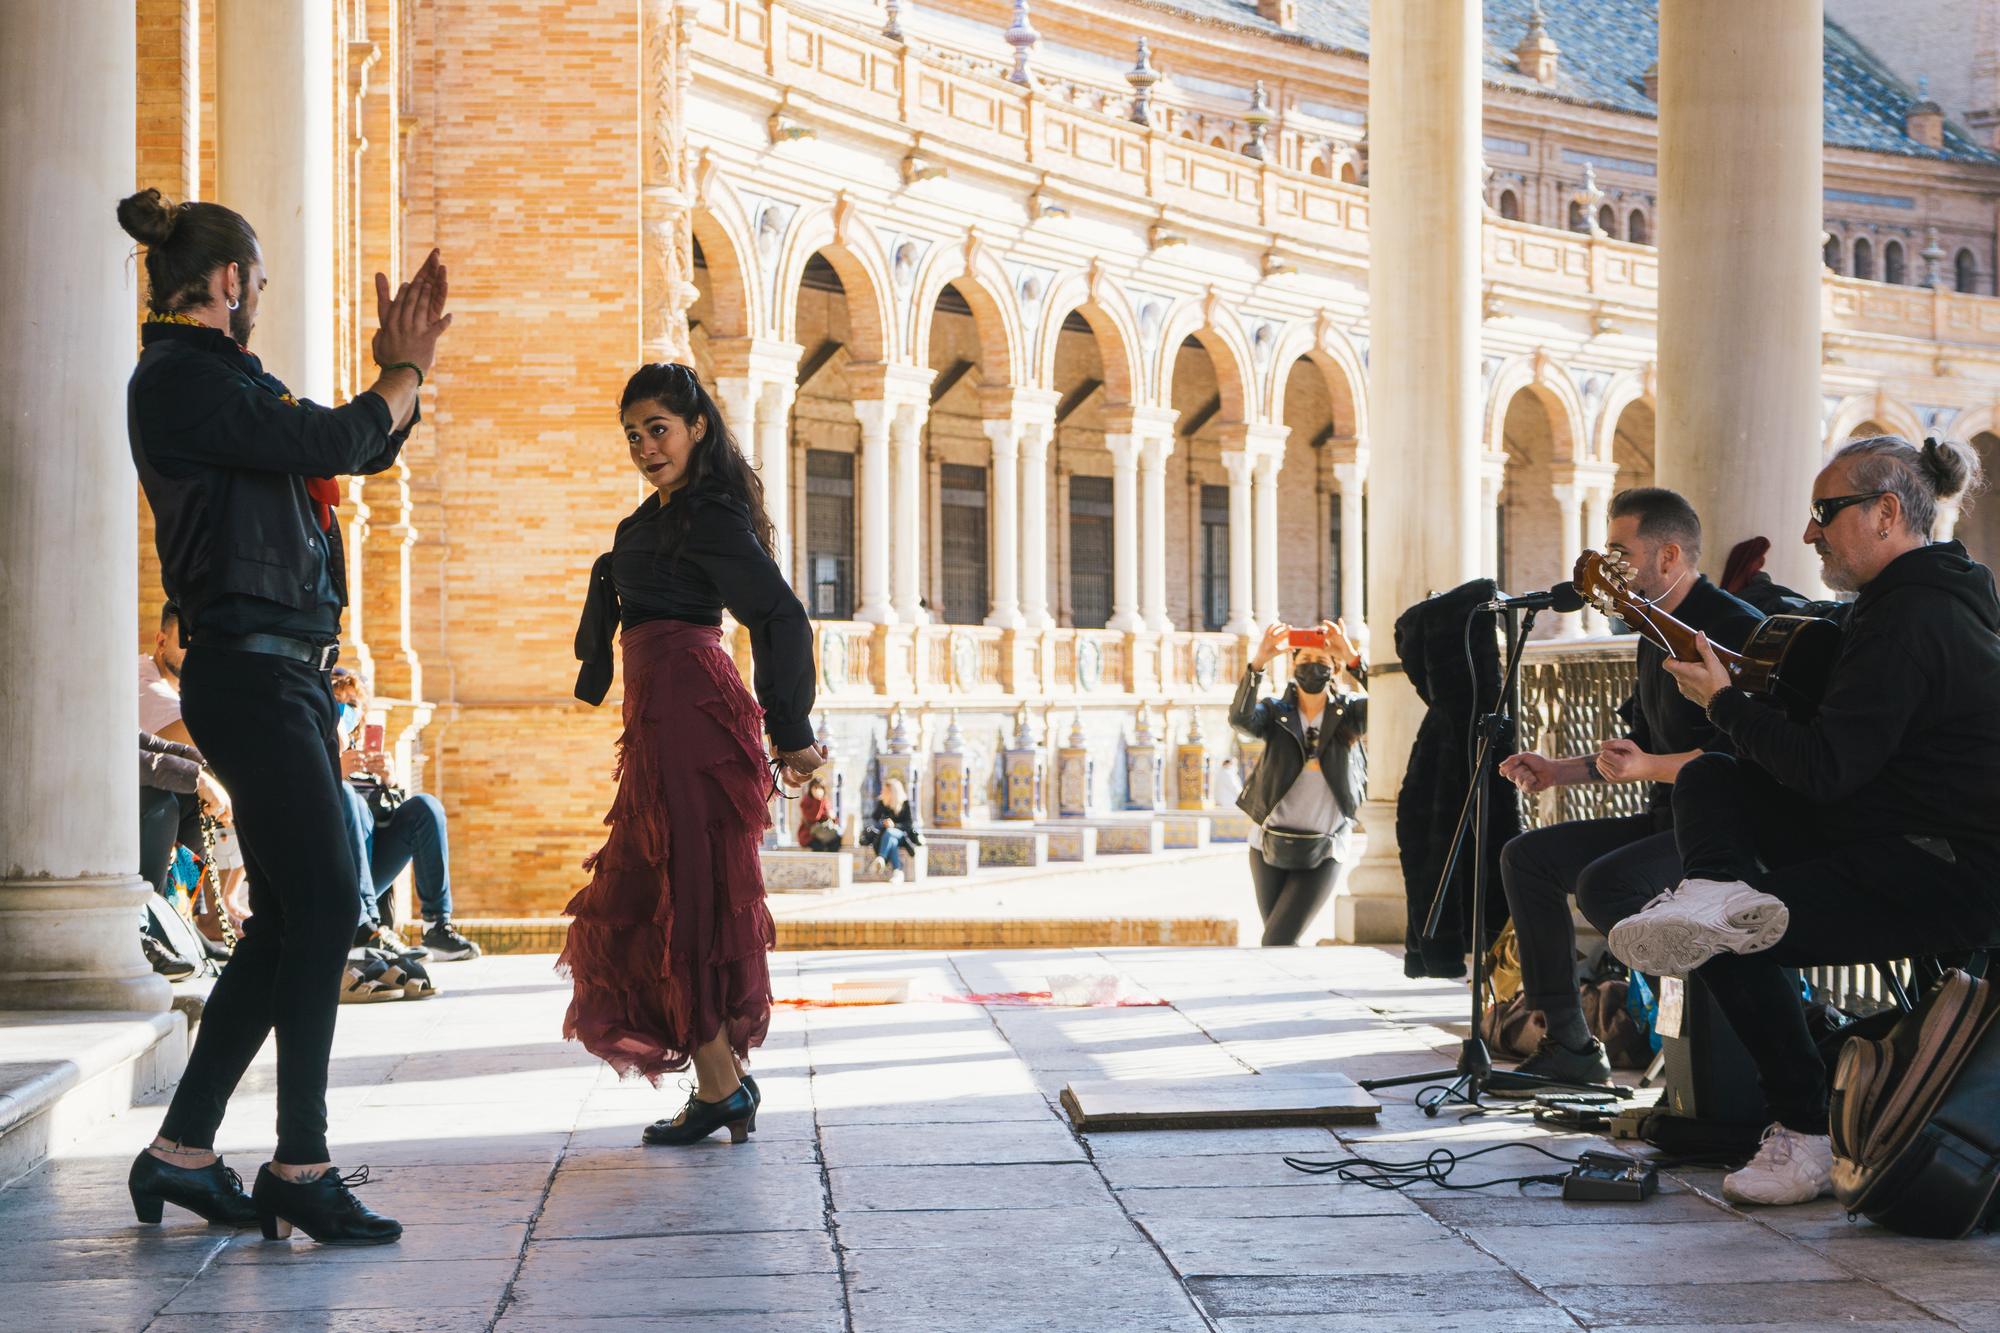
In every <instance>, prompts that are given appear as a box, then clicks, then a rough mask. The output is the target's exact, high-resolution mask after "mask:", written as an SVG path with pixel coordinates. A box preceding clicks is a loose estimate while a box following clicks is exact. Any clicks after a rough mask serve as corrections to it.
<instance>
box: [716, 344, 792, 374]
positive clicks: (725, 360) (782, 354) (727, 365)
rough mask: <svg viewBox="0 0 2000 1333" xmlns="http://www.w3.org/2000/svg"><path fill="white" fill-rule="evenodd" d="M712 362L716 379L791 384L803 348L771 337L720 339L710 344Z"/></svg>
mask: <svg viewBox="0 0 2000 1333" xmlns="http://www.w3.org/2000/svg"><path fill="white" fill-rule="evenodd" d="M708 353H709V361H710V363H711V364H712V365H713V366H714V367H715V378H716V379H718V380H720V379H724V378H738V379H748V380H754V381H756V382H757V383H759V384H767V383H770V382H771V381H774V380H783V381H785V382H786V383H792V382H793V381H794V380H795V379H796V378H797V376H798V373H799V357H800V356H801V355H803V354H804V349H803V348H801V347H800V346H799V345H798V344H797V343H789V342H779V341H777V340H775V339H771V338H718V339H716V340H715V341H713V342H711V343H709V345H708Z"/></svg>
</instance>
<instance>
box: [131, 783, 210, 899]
mask: <svg viewBox="0 0 2000 1333" xmlns="http://www.w3.org/2000/svg"><path fill="white" fill-rule="evenodd" d="M177 844H179V845H183V846H185V847H187V848H188V849H189V850H190V851H193V852H195V853H197V854H199V853H200V851H201V802H200V801H198V800H197V799H196V798H195V796H194V794H193V793H192V792H190V793H187V794H185V795H183V794H182V793H179V792H171V791H163V790H161V789H160V788H158V787H141V788H139V874H140V875H141V876H143V877H144V878H145V881H146V882H147V883H148V884H150V885H152V886H153V892H155V893H164V892H166V888H167V872H168V871H169V870H171V869H172V868H173V864H174V847H175V846H176V845H177Z"/></svg>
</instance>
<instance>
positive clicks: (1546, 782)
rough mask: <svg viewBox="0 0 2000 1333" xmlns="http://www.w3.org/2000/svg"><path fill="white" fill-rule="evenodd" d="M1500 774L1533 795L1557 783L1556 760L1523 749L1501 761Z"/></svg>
mask: <svg viewBox="0 0 2000 1333" xmlns="http://www.w3.org/2000/svg"><path fill="white" fill-rule="evenodd" d="M1500 776H1501V777H1503V778H1505V779H1507V781H1509V782H1511V783H1513V784H1514V785H1515V786H1516V787H1518V788H1519V789H1520V790H1521V791H1522V792H1524V793H1526V794H1527V795H1529V796H1533V795H1534V794H1535V793H1536V792H1538V791H1547V790H1548V789H1549V788H1550V787H1553V786H1555V785H1556V764H1555V760H1553V759H1550V758H1548V757H1546V756H1544V755H1539V754H1536V753H1535V752H1534V751H1533V750H1523V751H1521V753H1519V754H1510V755H1508V756H1507V757H1506V758H1505V759H1502V760H1501V761H1500Z"/></svg>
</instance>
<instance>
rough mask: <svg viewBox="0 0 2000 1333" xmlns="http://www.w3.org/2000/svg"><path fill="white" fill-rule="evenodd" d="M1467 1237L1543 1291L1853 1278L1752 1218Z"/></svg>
mask: <svg viewBox="0 0 2000 1333" xmlns="http://www.w3.org/2000/svg"><path fill="white" fill-rule="evenodd" d="M1467 1234H1468V1235H1470V1236H1471V1237H1472V1238H1473V1239H1474V1240H1476V1241H1478V1242H1479V1244H1480V1245H1481V1246H1482V1247H1483V1248H1485V1249H1486V1250H1488V1251H1490V1252H1491V1253H1492V1254H1493V1255H1495V1256H1496V1257H1497V1258H1499V1259H1500V1261H1501V1262H1503V1263H1505V1264H1507V1265H1508V1266H1509V1267H1511V1268H1513V1269H1514V1270H1515V1271H1517V1272H1519V1273H1520V1274H1521V1275H1522V1276H1524V1277H1526V1278H1527V1279H1528V1280H1529V1281H1530V1282H1533V1283H1535V1284H1536V1285H1537V1286H1542V1287H1548V1286H1554V1285H1584V1284H1588V1285H1591V1286H1598V1287H1602V1286H1615V1285H1619V1284H1625V1283H1630V1284H1632V1285H1635V1286H1638V1285H1645V1284H1648V1283H1652V1282H1656V1281H1658V1280H1659V1278H1660V1276H1661V1275H1662V1274H1672V1275H1673V1276H1674V1278H1675V1280H1676V1281H1677V1282H1679V1283H1681V1284H1683V1285H1700V1284H1706V1283H1717V1282H1719V1283H1734V1282H1754V1281H1757V1280H1759V1279H1760V1278H1766V1277H1778V1276H1782V1277H1783V1278H1784V1279H1786V1281H1788V1282H1792V1283H1806V1282H1826V1281H1838V1280H1840V1279H1843V1278H1846V1277H1848V1276H1850V1275H1849V1273H1848V1272H1847V1271H1846V1270H1845V1269H1843V1268H1841V1267H1840V1266H1839V1265H1837V1264H1834V1263H1832V1262H1830V1261H1828V1260H1826V1259H1822V1258H1820V1257H1819V1256H1817V1255H1815V1254H1812V1253H1810V1252H1808V1251H1804V1250H1801V1249H1800V1248H1799V1247H1798V1246H1797V1245H1794V1244H1792V1243H1791V1242H1789V1241H1787V1240H1786V1239H1785V1238H1784V1237H1782V1236H1778V1235H1774V1234H1773V1233H1771V1232H1769V1231H1766V1230H1764V1229H1763V1228H1761V1227H1759V1226H1757V1225H1756V1224H1755V1223H1754V1222H1750V1221H1748V1220H1739V1219H1736V1218H1725V1219H1723V1220H1721V1221H1717V1222H1644V1221H1632V1222H1604V1223H1600V1224H1598V1225H1597V1226H1593V1227H1586V1228H1583V1229H1580V1230H1577V1229H1572V1230H1569V1231H1565V1232H1564V1233H1563V1234H1562V1235H1561V1236H1560V1237H1559V1238H1558V1239H1559V1242H1560V1243H1557V1244H1551V1243H1550V1235H1549V1231H1548V1228H1546V1227H1534V1226H1481V1227H1471V1228H1468V1229H1467Z"/></svg>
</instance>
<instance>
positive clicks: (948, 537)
mask: <svg viewBox="0 0 2000 1333" xmlns="http://www.w3.org/2000/svg"><path fill="white" fill-rule="evenodd" d="M938 508H939V519H938V537H939V544H940V546H941V547H942V555H943V558H944V607H943V612H944V617H943V618H944V619H945V620H946V621H947V622H949V623H950V624H953V625H976V624H978V623H979V622H980V621H982V620H984V619H986V612H987V608H988V606H989V601H988V598H987V592H986V469H985V468H983V467H971V466H968V465H967V464H964V463H946V464H944V465H942V466H941V467H940V468H939V469H938Z"/></svg>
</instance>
